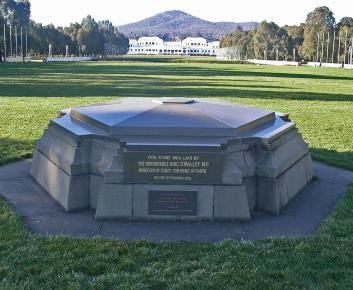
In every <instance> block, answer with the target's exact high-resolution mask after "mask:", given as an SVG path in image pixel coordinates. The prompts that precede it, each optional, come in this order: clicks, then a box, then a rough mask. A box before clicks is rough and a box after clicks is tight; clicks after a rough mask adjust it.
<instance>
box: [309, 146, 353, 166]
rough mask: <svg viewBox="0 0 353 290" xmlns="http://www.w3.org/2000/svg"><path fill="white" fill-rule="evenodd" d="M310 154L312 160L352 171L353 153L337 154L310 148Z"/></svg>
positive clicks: (334, 151)
mask: <svg viewBox="0 0 353 290" xmlns="http://www.w3.org/2000/svg"><path fill="white" fill-rule="evenodd" d="M309 145H310V144H309ZM310 152H311V156H312V158H313V160H316V161H319V162H323V163H326V164H329V165H332V166H336V167H340V168H344V169H347V170H351V171H353V151H347V152H337V151H336V150H328V149H324V148H310Z"/></svg>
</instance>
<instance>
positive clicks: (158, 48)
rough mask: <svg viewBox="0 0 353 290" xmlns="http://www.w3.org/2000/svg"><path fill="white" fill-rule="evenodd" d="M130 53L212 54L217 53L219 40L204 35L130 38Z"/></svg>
mask: <svg viewBox="0 0 353 290" xmlns="http://www.w3.org/2000/svg"><path fill="white" fill-rule="evenodd" d="M129 45H130V48H129V52H128V54H130V55H204V56H206V55H211V56H215V55H216V54H217V49H218V48H219V41H214V42H208V41H207V40H206V39H205V38H202V37H188V38H185V39H184V40H182V41H172V42H165V41H163V40H162V39H160V38H159V37H141V38H139V39H138V40H135V39H130V42H129Z"/></svg>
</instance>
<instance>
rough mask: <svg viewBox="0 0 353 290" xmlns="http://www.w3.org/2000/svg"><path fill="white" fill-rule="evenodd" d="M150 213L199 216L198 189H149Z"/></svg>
mask: <svg viewBox="0 0 353 290" xmlns="http://www.w3.org/2000/svg"><path fill="white" fill-rule="evenodd" d="M148 214H149V215H166V216H173V215H177V216H179V215H180V216H197V191H159V190H153V191H149V193H148Z"/></svg>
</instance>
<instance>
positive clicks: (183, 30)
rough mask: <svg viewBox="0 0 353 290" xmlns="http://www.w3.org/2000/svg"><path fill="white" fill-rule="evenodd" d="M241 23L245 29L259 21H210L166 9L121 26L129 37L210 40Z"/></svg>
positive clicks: (223, 34) (250, 27) (122, 30)
mask: <svg viewBox="0 0 353 290" xmlns="http://www.w3.org/2000/svg"><path fill="white" fill-rule="evenodd" d="M238 25H240V26H241V27H242V28H243V29H244V30H250V29H252V28H253V27H257V26H258V25H259V23H257V22H243V23H234V22H210V21H206V20H203V19H200V18H197V17H195V16H192V15H190V14H187V13H185V12H183V11H179V10H172V11H166V12H163V13H160V14H157V15H155V16H152V17H150V18H146V19H144V20H141V21H138V22H135V23H131V24H126V25H122V26H119V27H118V29H119V31H120V32H122V33H124V34H125V35H126V36H127V37H129V38H138V37H141V36H159V37H161V38H163V39H164V40H174V39H175V38H177V37H179V38H185V37H188V36H195V37H196V36H202V37H205V38H207V39H208V40H216V39H221V38H222V37H223V36H225V35H227V34H228V33H230V32H232V31H234V30H235V28H236V27H237V26H238Z"/></svg>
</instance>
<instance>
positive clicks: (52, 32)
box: [0, 0, 129, 60]
mask: <svg viewBox="0 0 353 290" xmlns="http://www.w3.org/2000/svg"><path fill="white" fill-rule="evenodd" d="M30 15H31V4H30V2H29V0H0V24H1V25H0V31H1V30H2V33H1V34H0V60H1V58H2V56H3V55H4V54H5V51H6V54H7V55H8V56H19V55H23V54H26V52H28V54H30V55H41V56H45V55H47V54H48V52H49V51H48V50H49V45H51V47H52V54H53V55H65V54H66V53H67V52H68V53H69V54H70V55H102V56H111V55H122V54H125V53H126V52H127V51H128V49H129V39H128V38H126V37H125V35H124V34H122V33H120V32H119V31H118V30H117V28H116V27H115V26H114V25H113V24H112V23H111V22H110V21H109V20H105V21H98V22H97V21H95V19H94V18H92V17H91V16H87V17H85V18H84V19H82V21H81V23H78V22H75V23H71V24H70V25H69V26H68V27H55V26H54V25H53V24H49V25H42V24H41V23H36V22H35V21H33V20H31V19H30ZM5 40H6V41H5ZM24 46H26V48H25V47H24ZM25 51H26V52H25Z"/></svg>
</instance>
